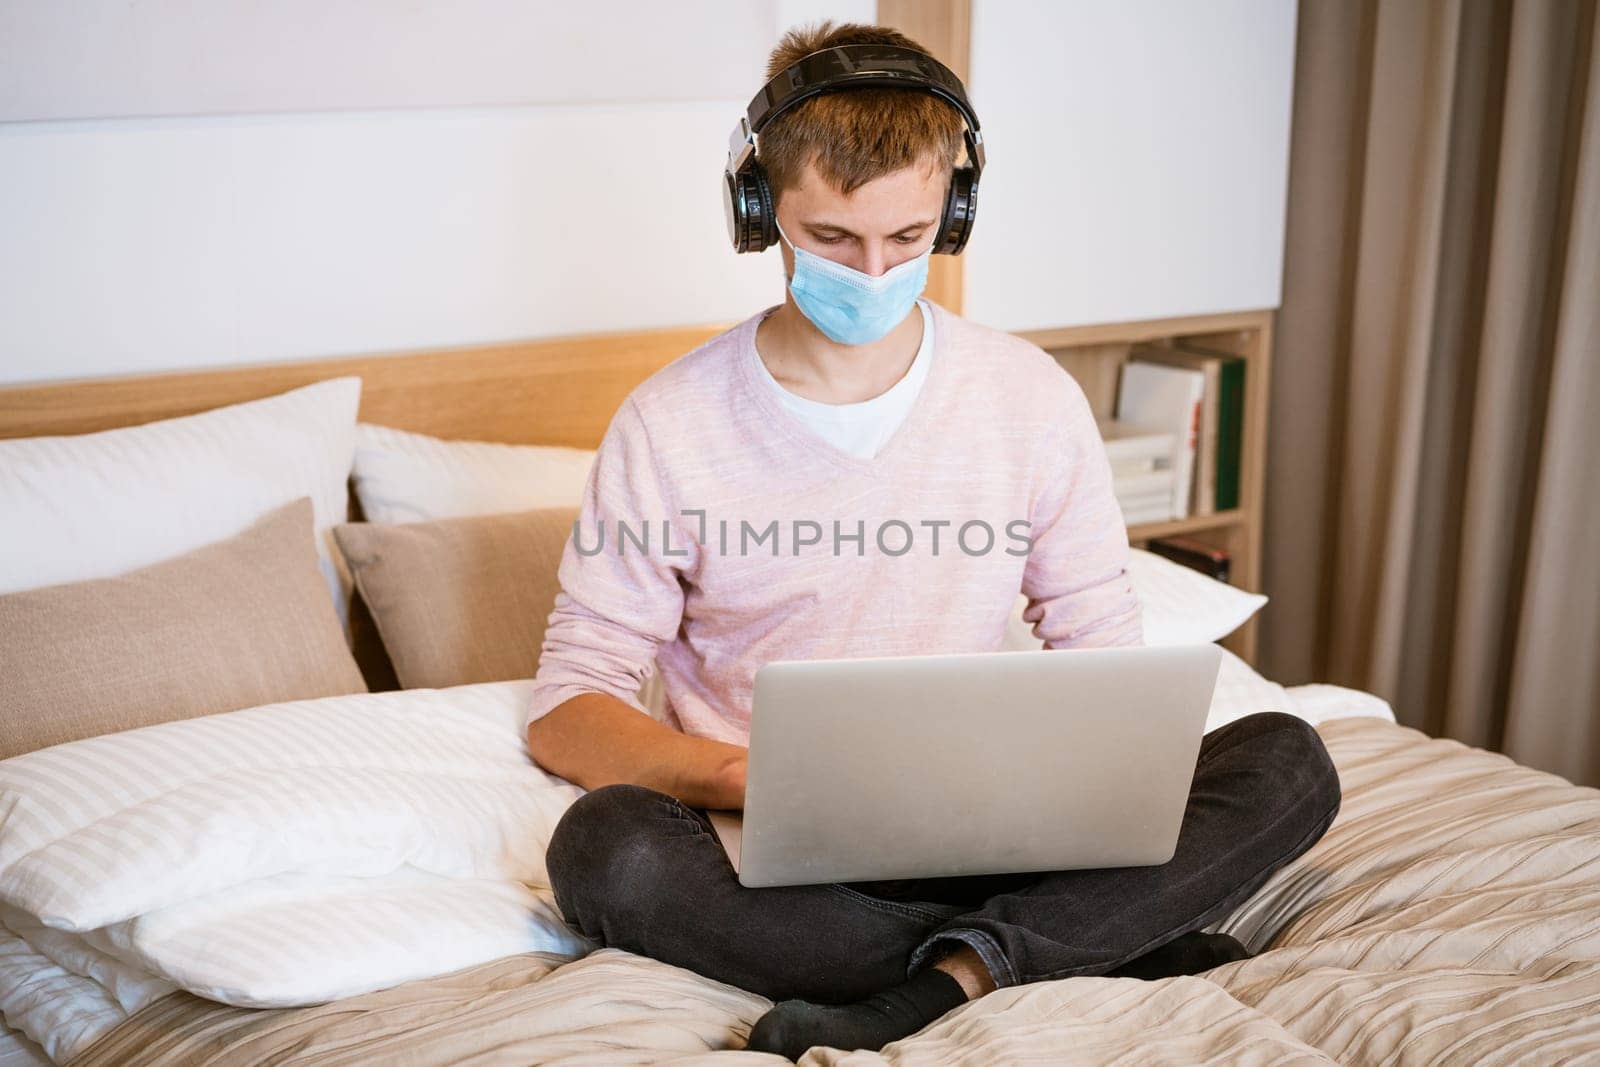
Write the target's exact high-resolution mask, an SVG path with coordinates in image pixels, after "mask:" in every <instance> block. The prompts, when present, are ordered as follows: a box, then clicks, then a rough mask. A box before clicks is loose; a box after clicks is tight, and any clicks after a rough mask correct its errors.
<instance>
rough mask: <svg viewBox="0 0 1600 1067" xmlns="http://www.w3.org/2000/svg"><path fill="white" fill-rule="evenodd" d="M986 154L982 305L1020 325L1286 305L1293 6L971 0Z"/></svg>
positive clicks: (976, 238)
mask: <svg viewBox="0 0 1600 1067" xmlns="http://www.w3.org/2000/svg"><path fill="white" fill-rule="evenodd" d="M972 7H973V12H972V77H971V82H972V85H971V89H972V99H973V104H974V106H976V108H977V109H978V117H979V119H980V120H981V121H982V122H983V129H984V139H985V142H986V144H987V147H988V155H989V165H988V167H987V168H986V169H985V171H984V180H983V183H982V185H981V187H980V190H979V193H980V200H979V203H980V208H979V213H978V226H977V229H975V230H974V231H973V236H972V242H971V244H970V245H969V246H968V248H967V251H966V252H965V253H964V255H965V256H966V257H967V259H968V263H967V298H966V306H965V309H964V310H965V313H966V314H967V316H968V317H970V318H974V319H977V320H979V321H981V322H987V323H990V324H991V325H994V326H1000V327H1003V328H1005V329H1013V330H1019V329H1028V328H1037V327H1051V326H1077V325H1082V324H1087V323H1098V322H1130V321H1137V320H1140V319H1153V318H1166V317H1171V316H1178V315H1190V314H1201V313H1205V312H1218V311H1243V310H1252V309H1256V308H1270V307H1276V306H1278V304H1279V302H1280V301H1279V295H1280V281H1281V277H1282V267H1283V220H1284V207H1285V203H1286V190H1287V188H1288V184H1287V183H1288V165H1289V117H1290V105H1291V99H1292V94H1293V86H1294V27H1295V15H1296V9H1295V4H1294V0H1206V2H1204V3H1184V2H1180V0H1115V2H1112V0H1058V2H1052V3H1028V2H1023V0H973V5H972Z"/></svg>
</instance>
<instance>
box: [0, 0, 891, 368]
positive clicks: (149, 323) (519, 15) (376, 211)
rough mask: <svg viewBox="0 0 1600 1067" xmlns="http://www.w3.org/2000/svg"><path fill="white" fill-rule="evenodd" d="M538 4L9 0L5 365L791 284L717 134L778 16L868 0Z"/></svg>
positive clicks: (565, 313) (631, 312)
mask: <svg viewBox="0 0 1600 1067" xmlns="http://www.w3.org/2000/svg"><path fill="white" fill-rule="evenodd" d="M551 10H554V5H546V4H539V5H529V4H525V3H520V2H516V0H461V2H452V3H451V4H413V5H392V4H388V3H387V2H385V0H346V2H344V3H341V4H337V5H330V4H325V3H322V2H321V0H293V2H289V3H285V4H274V5H266V4H247V3H239V2H231V3H221V2H219V3H217V4H211V5H202V6H200V7H196V6H195V5H193V4H191V3H185V2H182V0H147V2H145V3H141V4H137V5H133V4H128V3H126V2H123V0H78V2H75V3H73V4H52V3H48V2H46V0H14V2H6V3H0V118H6V119H11V120H12V121H8V122H7V121H0V382H21V381H39V380H47V379H58V378H72V377H83V376H96V375H106V374H131V373H139V372H150V371H157V370H168V369H179V368H189V367H201V366H216V365H222V364H234V363H252V362H262V361H274V360H284V359H295V358H309V357H318V356H332V355H342V354H350V353H359V352H373V351H386V350H396V349H412V348H426V347H434V346H442V345H460V344H470V343H475V342H487V341H495V340H506V339H512V338H521V337H539V336H558V335H561V334H568V333H584V332H591V331H599V330H626V329H633V328H641V327H651V326H665V325H676V324H690V323H704V322H721V321H732V320H736V319H739V318H743V317H744V316H746V315H749V314H750V313H751V312H752V311H754V310H756V309H759V308H761V307H765V306H767V305H769V304H772V303H776V302H777V301H779V300H781V299H782V298H783V288H782V287H783V280H782V268H781V266H780V265H779V263H778V260H777V256H776V254H775V253H771V254H768V255H763V256H739V255H735V254H734V253H733V252H732V250H731V249H730V248H729V246H728V241H727V236H726V228H725V224H724V222H723V218H722V205H721V199H720V197H721V191H720V190H721V184H720V183H721V168H722V162H723V159H724V158H725V157H726V155H727V139H728V132H729V130H730V129H731V128H732V127H733V124H734V121H735V120H736V118H737V117H738V115H739V114H740V113H741V111H742V110H743V108H744V106H745V104H747V103H748V102H749V98H750V95H751V94H752V93H753V92H754V91H755V90H756V88H758V87H759V86H760V84H761V81H762V80H763V79H762V72H763V68H764V65H765V59H766V53H767V52H768V51H769V50H770V49H771V48H772V46H773V44H774V43H776V41H777V38H778V36H779V33H780V31H781V29H782V28H784V27H787V26H790V25H793V24H794V23H797V22H801V21H810V20H811V19H813V18H815V17H820V16H824V15H832V16H835V17H839V18H854V19H857V20H866V21H871V19H872V17H873V14H874V10H875V6H874V4H873V3H872V0H864V2H863V0H781V2H768V3H750V2H745V0H700V2H696V3H677V4H673V5H662V4H658V3H655V2H653V0H611V3H610V4H609V7H608V10H609V11H610V12H611V17H610V18H608V19H607V20H606V21H604V22H597V21H596V20H594V19H593V18H592V12H593V10H594V9H593V8H590V7H587V6H585V5H570V6H569V7H568V8H567V9H566V14H565V16H563V19H562V20H560V22H559V24H558V25H557V27H556V28H555V30H551V28H550V27H549V26H548V25H547V23H546V21H545V16H546V15H547V14H548V13H549V12H550V11H551ZM445 11H448V12H449V13H450V18H449V19H447V20H442V21H441V20H438V19H437V18H432V19H430V18H426V17H424V16H427V15H428V14H429V13H430V12H431V13H432V14H433V15H434V16H437V14H438V13H440V12H445ZM534 11H538V12H539V13H540V18H539V19H538V20H534V19H531V18H530V17H529V14H528V13H529V12H534ZM664 11H670V12H671V13H672V15H673V17H672V18H666V19H663V18H662V17H661V15H660V13H661V12H664ZM197 12H203V13H204V15H205V17H204V18H201V17H198V16H197ZM574 13H577V17H576V18H575V17H574ZM452 28H453V29H452ZM446 29H452V32H449V33H446V32H444V31H445V30H446ZM597 31H599V33H601V34H615V35H616V36H617V37H618V38H619V40H621V41H622V42H625V43H624V44H621V45H618V46H616V47H618V48H621V49H622V51H621V52H620V53H618V54H609V53H608V51H607V48H606V47H604V46H603V45H602V44H601V43H599V42H597V41H596V40H595V38H596V36H597ZM586 35H587V36H586ZM506 40H514V41H516V42H517V44H516V45H515V46H507V45H506V43H505V41H506ZM624 60H625V62H624ZM180 65H182V66H181V69H179V68H180ZM430 101H431V102H432V106H427V107H421V106H418V105H420V104H426V103H429V102H430ZM314 105H320V106H321V107H322V108H332V109H324V110H316V111H310V110H294V109H295V108H301V109H306V108H311V107H313V106H314ZM340 107H355V108H359V109H358V110H338V109H337V108H340ZM175 112H185V113H181V114H178V113H175ZM208 112H241V113H208ZM40 116H44V118H43V119H40V118H39V117H40ZM29 118H31V119H33V120H32V121H17V120H19V119H29Z"/></svg>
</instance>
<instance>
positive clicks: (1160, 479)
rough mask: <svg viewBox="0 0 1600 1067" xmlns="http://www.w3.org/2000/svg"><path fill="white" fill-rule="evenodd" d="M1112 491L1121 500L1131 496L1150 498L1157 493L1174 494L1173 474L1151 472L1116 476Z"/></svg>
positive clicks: (1112, 482)
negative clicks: (1149, 496)
mask: <svg viewBox="0 0 1600 1067" xmlns="http://www.w3.org/2000/svg"><path fill="white" fill-rule="evenodd" d="M1111 489H1112V491H1113V492H1115V493H1116V494H1117V499H1119V500H1121V499H1123V498H1125V497H1129V496H1148V495H1151V494H1155V493H1166V494H1168V495H1171V493H1172V472H1171V471H1170V470H1165V471H1149V472H1146V473H1144V474H1127V475H1124V474H1114V475H1113V476H1112V478H1111Z"/></svg>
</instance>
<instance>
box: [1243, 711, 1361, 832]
mask: <svg viewBox="0 0 1600 1067" xmlns="http://www.w3.org/2000/svg"><path fill="white" fill-rule="evenodd" d="M1224 730H1226V731H1230V734H1231V736H1229V737H1227V738H1226V739H1225V740H1226V742H1227V743H1228V746H1229V747H1232V746H1234V745H1242V746H1244V748H1245V750H1246V751H1247V752H1248V753H1249V756H1248V759H1249V761H1250V763H1251V765H1252V767H1253V769H1255V770H1256V771H1257V772H1259V778H1258V779H1257V780H1258V781H1262V782H1265V783H1269V787H1270V788H1271V789H1272V791H1273V793H1274V794H1275V799H1276V800H1277V801H1278V802H1279V803H1282V804H1289V805H1301V804H1305V805H1307V806H1308V807H1309V808H1310V809H1311V812H1312V814H1313V816H1315V817H1325V818H1326V820H1327V821H1329V822H1331V821H1332V817H1333V815H1334V814H1335V813H1336V812H1337V811H1338V809H1339V802H1340V787H1339V772H1338V770H1337V769H1336V768H1335V767H1334V765H1333V759H1332V757H1330V756H1329V755H1328V749H1327V746H1326V745H1324V744H1323V743H1322V737H1321V735H1319V734H1318V733H1317V731H1316V728H1315V727H1313V726H1312V725H1311V724H1310V723H1309V722H1306V721H1305V720H1304V719H1301V718H1297V717H1296V716H1293V715H1289V714H1286V713H1284V712H1281V711H1263V712H1257V713H1256V714H1254V715H1247V716H1245V717H1244V718H1242V719H1237V720H1235V721H1234V722H1231V723H1229V724H1228V725H1227V726H1225V727H1223V728H1222V730H1219V731H1217V733H1218V735H1221V734H1222V732H1223V731H1224ZM1218 740H1219V741H1221V740H1224V739H1223V738H1221V737H1220V736H1219V738H1218Z"/></svg>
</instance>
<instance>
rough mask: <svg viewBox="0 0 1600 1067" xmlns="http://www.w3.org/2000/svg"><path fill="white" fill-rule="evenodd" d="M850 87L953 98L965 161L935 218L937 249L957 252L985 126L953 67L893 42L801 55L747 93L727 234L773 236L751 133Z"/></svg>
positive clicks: (732, 145)
mask: <svg viewBox="0 0 1600 1067" xmlns="http://www.w3.org/2000/svg"><path fill="white" fill-rule="evenodd" d="M850 89H912V90H916V91H918V92H923V93H927V94H929V95H931V96H934V97H937V98H938V99H940V100H943V101H945V102H946V103H947V104H949V105H951V106H952V107H954V108H955V109H956V111H958V112H959V113H960V114H961V117H962V119H963V120H964V121H965V123H966V131H965V135H964V139H965V141H966V145H967V154H968V156H969V157H970V158H971V163H970V164H969V165H968V166H965V167H958V168H956V172H955V175H954V176H953V177H952V181H951V187H950V190H949V193H948V196H947V200H946V206H945V213H944V218H943V220H942V224H941V230H942V231H943V236H942V237H941V239H940V242H939V246H938V247H937V248H936V249H935V251H938V252H946V253H949V254H952V255H954V254H957V253H959V252H960V251H961V249H962V248H963V247H964V246H965V245H966V243H967V237H968V236H969V235H970V233H971V229H972V217H973V215H974V214H975V212H976V209H977V192H978V177H979V175H981V174H982V173H983V165H984V149H983V133H982V131H981V130H980V129H979V127H978V115H977V112H975V111H973V109H972V104H971V103H970V102H968V100H967V91H966V88H965V87H964V86H963V85H962V84H961V79H960V78H958V77H956V76H955V74H954V72H952V71H951V70H950V68H949V67H946V66H945V65H944V64H943V63H940V62H939V61H938V60H937V59H934V58H933V57H932V56H930V55H928V54H927V53H926V52H919V51H917V50H915V49H912V48H901V47H898V46H896V45H879V44H847V45H838V46H836V47H834V48H824V49H822V50H821V51H818V52H812V53H811V54H810V55H807V56H803V57H801V58H800V59H799V60H797V61H795V62H794V63H792V64H790V65H789V66H788V67H785V68H784V69H783V70H781V71H779V72H778V74H777V76H776V77H774V78H772V79H771V80H770V81H768V82H767V84H766V85H764V86H762V87H761V91H760V92H758V93H756V95H755V96H754V97H753V98H751V100H750V106H749V107H748V108H746V109H745V113H744V115H743V116H741V117H740V119H739V123H738V125H736V126H735V127H734V128H733V133H732V135H731V136H730V137H729V139H728V163H727V167H726V179H727V186H728V200H727V202H726V205H725V206H726V208H727V215H728V228H729V235H730V236H731V237H732V239H733V245H734V249H735V250H736V251H739V252H759V251H761V250H762V249H763V248H766V247H768V246H769V245H771V244H772V242H773V241H774V240H776V237H775V232H776V231H775V228H774V223H773V221H772V212H773V206H772V197H771V191H770V190H769V189H768V188H767V183H766V176H765V174H764V173H763V171H762V167H761V164H760V163H759V161H757V160H756V159H755V158H754V157H755V154H756V139H757V137H758V135H759V134H760V133H761V131H762V130H763V129H765V128H766V127H767V126H769V125H771V124H772V123H773V122H774V121H776V120H777V119H778V118H779V117H780V116H782V115H784V114H786V113H787V112H789V111H792V110H794V109H795V108H797V107H799V106H800V105H801V104H803V103H805V102H806V101H808V100H812V99H815V98H816V97H818V96H821V95H823V94H824V93H831V92H840V91H845V90H850Z"/></svg>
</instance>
